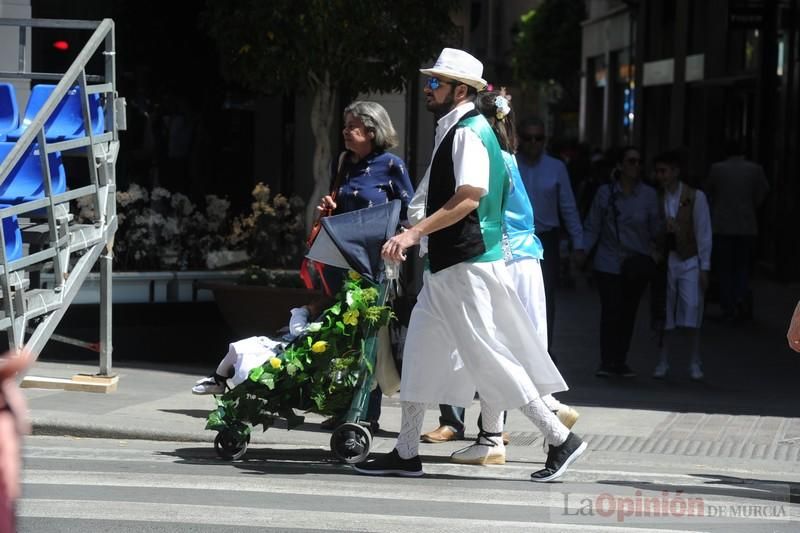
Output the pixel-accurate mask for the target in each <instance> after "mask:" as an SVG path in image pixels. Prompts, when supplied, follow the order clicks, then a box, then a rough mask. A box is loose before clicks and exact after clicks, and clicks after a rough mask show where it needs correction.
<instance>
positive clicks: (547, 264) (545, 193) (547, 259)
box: [517, 117, 585, 362]
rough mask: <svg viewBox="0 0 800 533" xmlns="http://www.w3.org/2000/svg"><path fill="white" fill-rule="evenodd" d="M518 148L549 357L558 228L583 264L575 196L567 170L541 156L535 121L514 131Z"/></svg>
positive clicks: (541, 141)
mask: <svg viewBox="0 0 800 533" xmlns="http://www.w3.org/2000/svg"><path fill="white" fill-rule="evenodd" d="M517 135H518V137H519V147H518V150H519V151H518V152H517V164H518V166H519V171H520V174H521V175H522V182H523V183H524V184H525V190H526V191H527V192H528V197H529V198H530V200H531V204H532V205H533V207H534V209H533V212H534V227H535V228H536V236H537V237H539V240H540V241H541V242H542V247H543V248H544V259H543V260H542V275H543V277H544V291H545V303H546V305H547V351H548V352H550V357H552V358H553V361H554V362H556V357H555V356H554V355H553V352H552V346H553V324H554V323H555V314H556V302H555V289H556V286H557V285H558V270H559V263H560V254H559V245H560V240H561V235H560V232H561V226H562V222H563V225H564V227H565V228H566V230H567V233H569V237H570V240H571V241H572V247H573V249H574V254H575V261H576V262H578V263H579V264H580V263H582V262H583V260H584V258H585V253H584V250H583V229H582V226H581V219H580V216H579V215H578V208H577V206H576V205H575V196H574V195H573V194H572V186H571V185H570V182H569V174H568V173H567V167H566V166H565V165H564V163H562V162H561V161H560V160H558V159H556V158H554V157H550V156H549V155H547V154H546V153H545V152H544V146H545V140H546V138H547V137H546V136H545V132H544V123H543V122H542V120H541V119H539V118H537V117H530V118H527V119H524V120H523V121H521V122H520V124H519V127H518V129H517Z"/></svg>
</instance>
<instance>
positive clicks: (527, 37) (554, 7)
mask: <svg viewBox="0 0 800 533" xmlns="http://www.w3.org/2000/svg"><path fill="white" fill-rule="evenodd" d="M585 18H586V10H585V5H584V1H583V0H545V1H544V2H543V3H542V5H541V6H540V7H539V9H536V10H532V11H529V12H528V13H526V14H525V15H523V16H522V19H521V21H520V25H519V32H518V33H517V35H516V38H515V40H514V51H513V59H512V62H513V65H514V72H515V74H516V77H517V79H518V80H521V81H527V82H549V81H550V80H554V81H555V82H557V83H558V84H559V85H561V87H562V88H563V89H564V91H565V93H566V96H567V97H568V98H575V99H577V95H578V90H579V86H580V64H581V22H582V21H583V20H584V19H585Z"/></svg>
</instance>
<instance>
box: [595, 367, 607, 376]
mask: <svg viewBox="0 0 800 533" xmlns="http://www.w3.org/2000/svg"><path fill="white" fill-rule="evenodd" d="M594 375H595V376H597V377H598V378H607V377H611V370H610V369H609V368H606V367H604V366H601V367H600V368H598V369H597V372H595V373H594Z"/></svg>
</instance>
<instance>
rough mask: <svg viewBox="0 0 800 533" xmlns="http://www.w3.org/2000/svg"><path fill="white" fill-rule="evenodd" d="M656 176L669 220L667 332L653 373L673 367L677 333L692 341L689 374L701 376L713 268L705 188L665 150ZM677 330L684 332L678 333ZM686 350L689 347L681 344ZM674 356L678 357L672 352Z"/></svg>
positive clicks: (661, 375)
mask: <svg viewBox="0 0 800 533" xmlns="http://www.w3.org/2000/svg"><path fill="white" fill-rule="evenodd" d="M653 164H654V172H655V178H656V181H657V182H658V184H659V186H660V190H659V201H660V203H661V208H662V209H663V213H664V220H665V230H666V232H665V240H664V242H665V248H666V250H665V252H666V264H665V266H666V301H665V306H666V315H665V321H664V330H665V331H667V332H669V333H668V334H667V335H666V336H665V339H664V342H663V343H662V345H661V353H660V354H659V362H658V365H657V366H656V368H655V371H654V372H653V377H654V378H656V379H663V378H664V377H666V375H667V372H668V371H669V356H670V351H672V352H684V351H686V350H683V349H681V350H676V348H677V347H678V346H679V343H678V337H679V336H683V337H684V338H686V339H687V340H689V342H690V348H689V350H688V351H689V357H690V363H689V375H690V376H691V378H692V379H694V380H700V379H703V370H702V362H701V358H700V325H701V324H702V323H703V300H704V299H705V291H706V288H707V287H708V275H709V271H710V270H711V217H710V215H709V213H708V201H707V200H706V196H705V194H703V191H698V190H696V189H694V188H692V187H690V186H689V185H687V184H686V183H684V182H683V181H682V180H681V179H680V177H681V170H680V169H681V160H680V156H679V155H678V153H677V152H664V153H662V154H659V155H658V156H656V157H655V158H654V159H653ZM679 332H680V333H681V334H682V335H679ZM680 347H681V348H685V346H682V345H681V346H680ZM672 355H675V353H673V354H672Z"/></svg>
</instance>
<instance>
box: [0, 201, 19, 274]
mask: <svg viewBox="0 0 800 533" xmlns="http://www.w3.org/2000/svg"><path fill="white" fill-rule="evenodd" d="M4 207H8V206H7V205H1V204H0V209H3V208H4ZM3 237H4V238H5V241H6V259H7V260H9V261H13V260H14V259H19V258H20V257H22V232H21V231H20V230H19V222H17V216H16V215H11V216H10V217H6V218H4V219H3Z"/></svg>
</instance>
